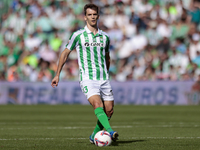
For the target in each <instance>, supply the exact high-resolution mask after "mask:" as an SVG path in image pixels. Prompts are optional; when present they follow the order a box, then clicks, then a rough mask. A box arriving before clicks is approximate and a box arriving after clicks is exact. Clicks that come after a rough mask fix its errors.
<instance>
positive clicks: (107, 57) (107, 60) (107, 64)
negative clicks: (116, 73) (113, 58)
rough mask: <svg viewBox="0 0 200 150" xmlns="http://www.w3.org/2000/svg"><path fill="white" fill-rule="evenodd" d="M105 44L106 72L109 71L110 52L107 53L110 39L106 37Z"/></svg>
mask: <svg viewBox="0 0 200 150" xmlns="http://www.w3.org/2000/svg"><path fill="white" fill-rule="evenodd" d="M107 40H108V42H107V44H106V48H105V51H106V54H105V55H106V56H105V59H106V68H107V71H109V68H110V51H109V48H110V39H109V37H107Z"/></svg>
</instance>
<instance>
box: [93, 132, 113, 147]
mask: <svg viewBox="0 0 200 150" xmlns="http://www.w3.org/2000/svg"><path fill="white" fill-rule="evenodd" d="M111 142H112V138H111V135H110V133H109V132H107V131H103V130H102V131H99V132H97V133H96V134H95V136H94V143H95V145H96V146H99V147H103V146H108V145H110V144H111Z"/></svg>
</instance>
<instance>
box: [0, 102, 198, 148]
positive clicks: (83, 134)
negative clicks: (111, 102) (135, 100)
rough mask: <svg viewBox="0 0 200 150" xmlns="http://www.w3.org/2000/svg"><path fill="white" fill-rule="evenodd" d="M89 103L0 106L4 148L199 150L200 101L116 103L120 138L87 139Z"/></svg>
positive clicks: (0, 144) (91, 126)
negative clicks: (101, 143) (99, 142)
mask: <svg viewBox="0 0 200 150" xmlns="http://www.w3.org/2000/svg"><path fill="white" fill-rule="evenodd" d="M95 124H96V117H95V115H94V111H93V109H92V107H91V106H90V105H1V106H0V150H96V149H109V150H110V149H113V150H200V106H134V105H116V106H115V112H114V115H113V117H112V119H111V120H110V124H111V126H112V127H113V129H114V130H116V131H118V132H119V135H120V136H119V140H118V141H117V142H115V143H112V145H111V146H108V147H101V148H100V147H97V146H95V145H93V144H90V143H89V135H90V134H91V133H92V131H93V129H94V127H95Z"/></svg>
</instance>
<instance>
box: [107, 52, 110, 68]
mask: <svg viewBox="0 0 200 150" xmlns="http://www.w3.org/2000/svg"><path fill="white" fill-rule="evenodd" d="M106 68H107V71H109V68H110V53H109V52H107V53H106Z"/></svg>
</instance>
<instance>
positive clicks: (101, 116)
mask: <svg viewBox="0 0 200 150" xmlns="http://www.w3.org/2000/svg"><path fill="white" fill-rule="evenodd" d="M94 113H95V115H96V116H97V118H98V121H97V125H96V127H95V130H94V132H95V131H97V132H98V131H100V130H102V129H103V127H104V128H105V129H106V131H108V132H111V131H113V130H112V128H111V126H110V123H109V121H108V120H110V117H109V118H108V117H107V115H106V113H105V112H104V110H103V108H102V107H98V108H96V109H95V110H94Z"/></svg>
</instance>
